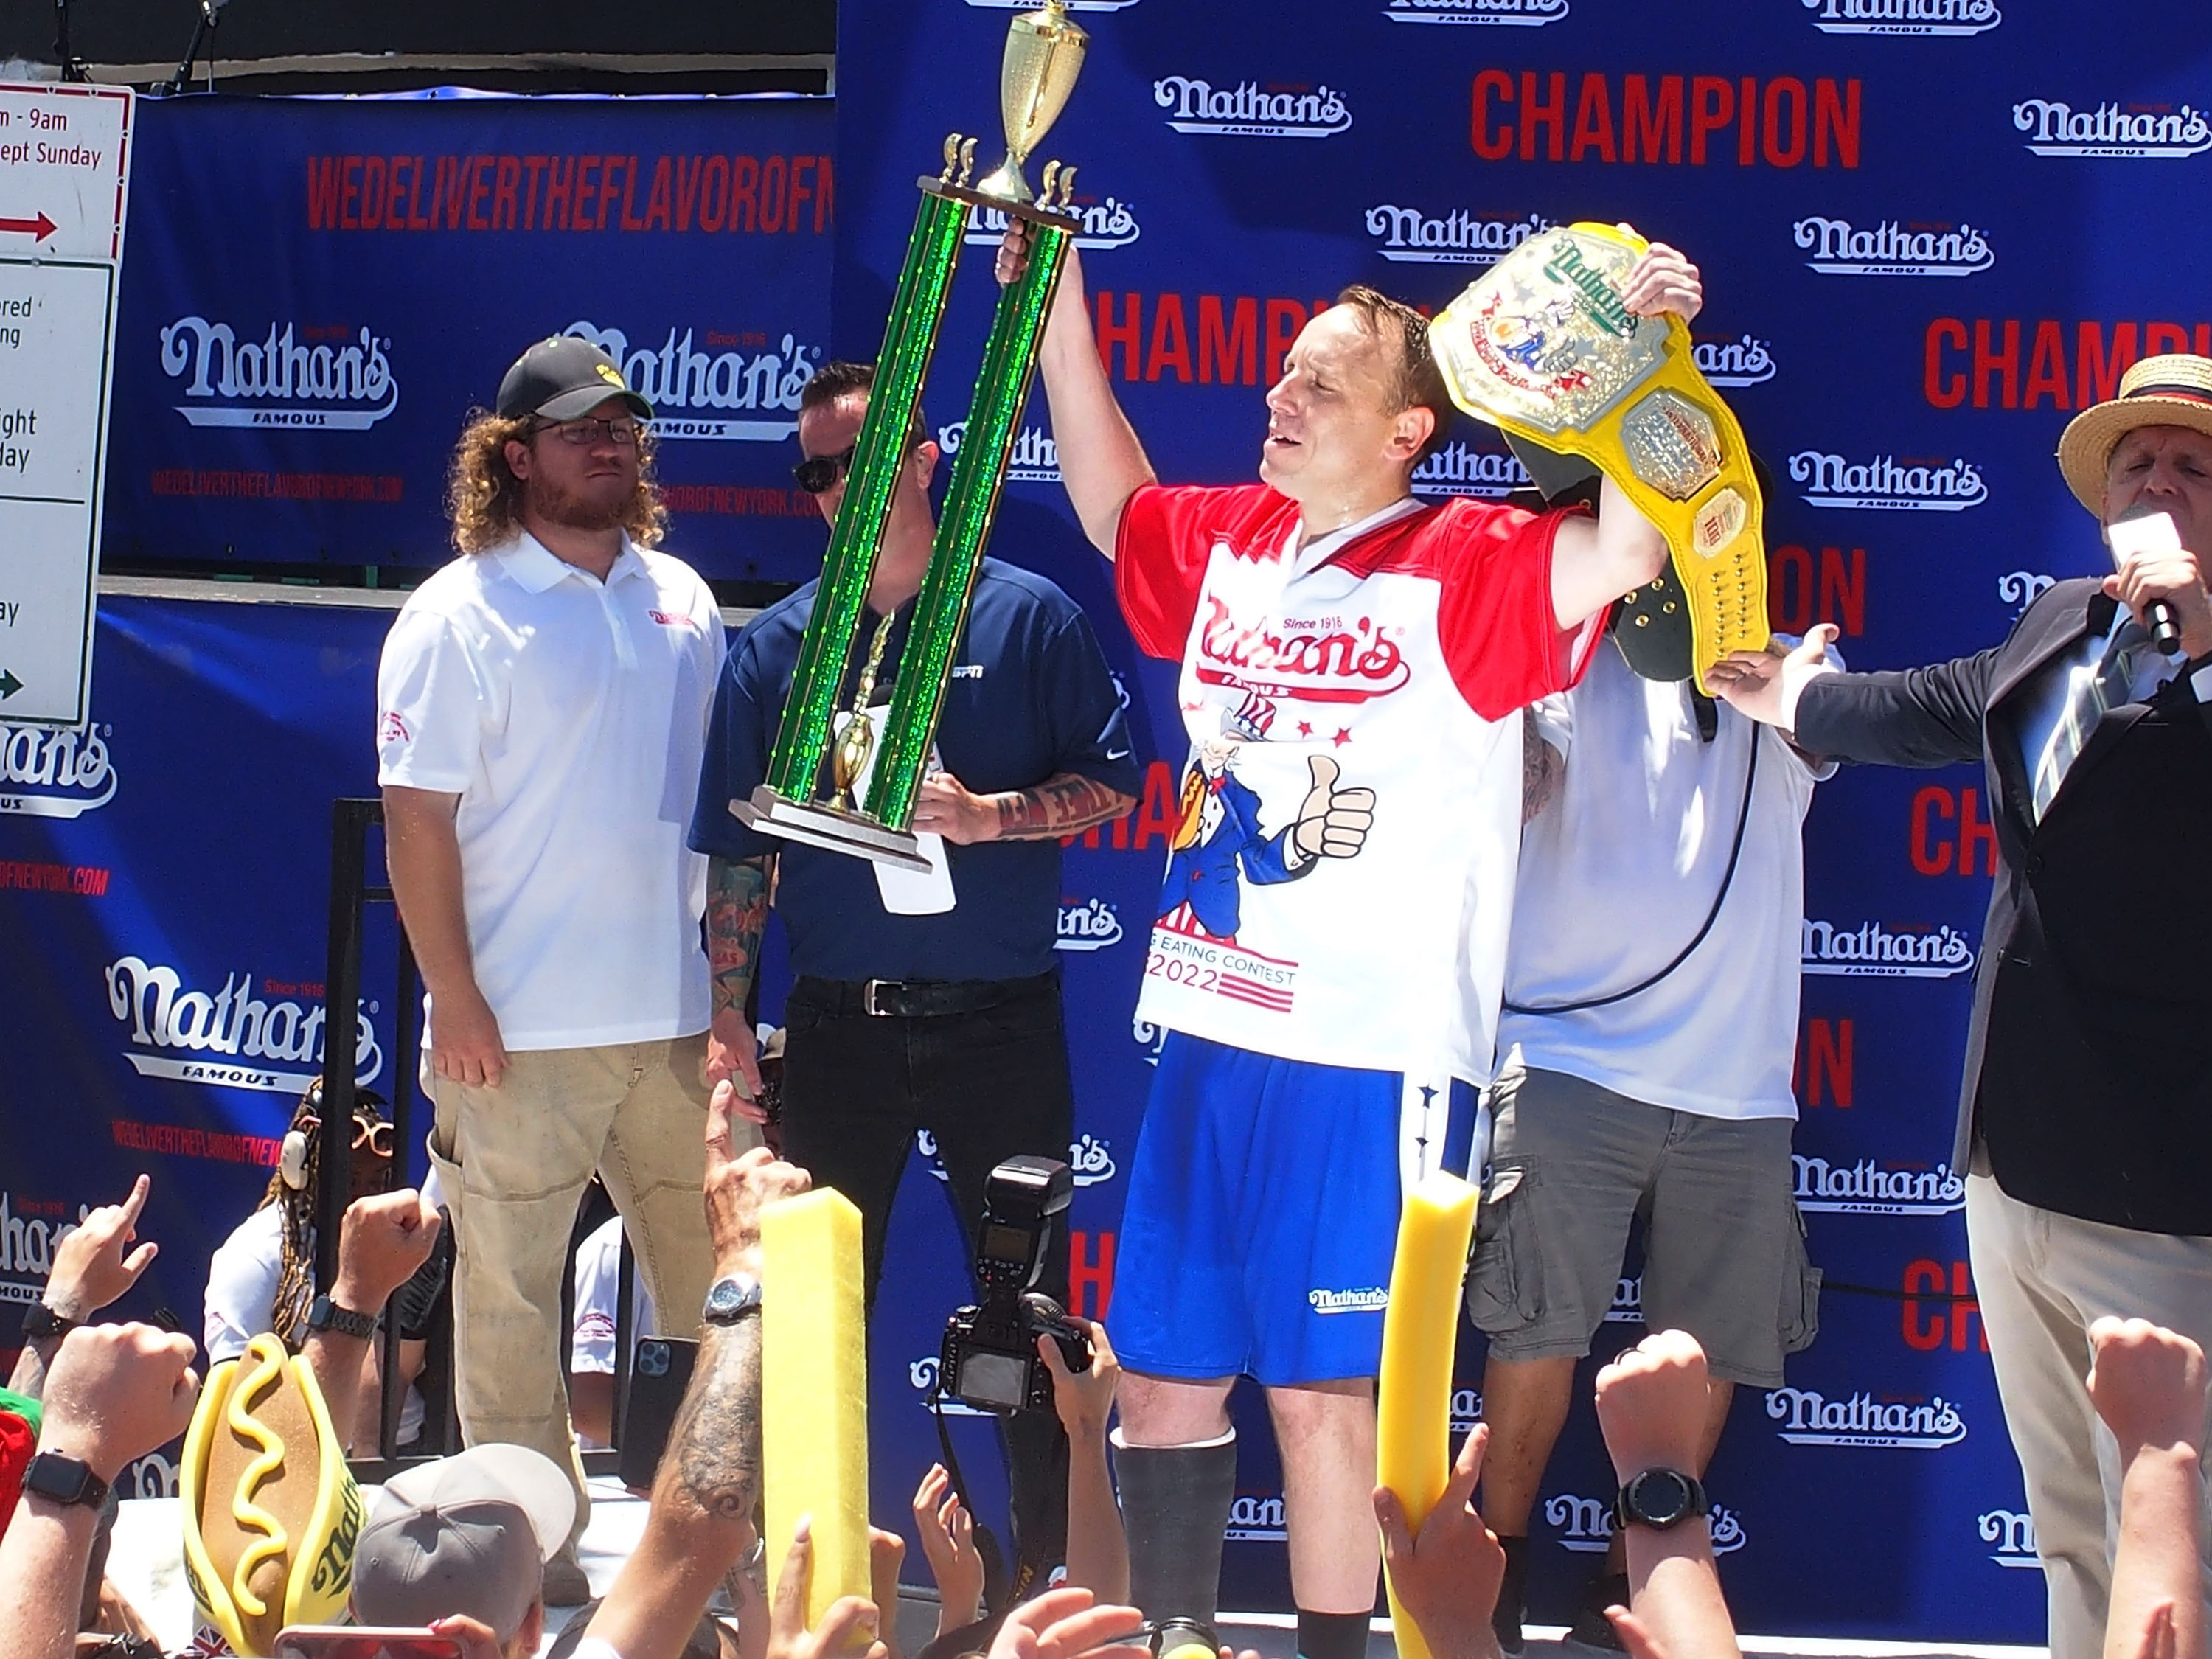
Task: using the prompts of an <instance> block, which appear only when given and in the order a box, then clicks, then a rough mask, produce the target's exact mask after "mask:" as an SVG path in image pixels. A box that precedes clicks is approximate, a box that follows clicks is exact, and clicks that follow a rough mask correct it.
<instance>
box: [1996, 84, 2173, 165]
mask: <svg viewBox="0 0 2212 1659" xmlns="http://www.w3.org/2000/svg"><path fill="white" fill-rule="evenodd" d="M2012 124H2013V126H2014V128H2015V130H2016V131H2021V132H2024V133H2026V134H2027V148H2028V149H2031V150H2033V152H2034V153H2035V154H2036V155H2090V156H2103V157H2106V158H2107V159H2110V160H2115V161H2179V160H2180V159H2181V158H2183V157H2184V156H2189V155H2198V154H2200V153H2202V152H2203V151H2205V150H2208V149H2212V121H2208V120H2207V119H2206V118H2205V112H2204V111H2203V110H2199V109H2195V108H2192V107H2191V106H2189V105H2187V104H2184V105H2182V106H2180V107H2179V109H2176V108H2175V107H2174V106H2172V105H2171V104H2159V105H2154V106H2149V107H2148V108H2146V107H2144V106H2140V105H2138V106H2123V105H2120V104H2100V105H2098V106H2097V107H2096V108H2094V109H2075V107H2074V106H2072V105H2071V104H2068V103H2062V102H2059V101H2058V100H2054V99H2050V98H2030V99H2028V100H2027V101H2026V102H2025V103H2019V104H2015V105H2014V106H2012Z"/></svg>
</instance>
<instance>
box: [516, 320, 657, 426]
mask: <svg viewBox="0 0 2212 1659" xmlns="http://www.w3.org/2000/svg"><path fill="white" fill-rule="evenodd" d="M608 398H621V399H622V400H623V403H624V404H626V405H627V406H628V407H629V412H630V413H631V414H633V415H635V416H637V418H638V419H639V420H641V421H649V420H651V419H652V418H653V405H652V404H649V403H647V402H646V400H645V399H644V398H641V397H640V396H638V394H637V393H636V392H633V391H631V390H630V387H629V381H627V380H623V372H622V369H621V368H619V367H618V366H617V364H616V362H615V360H614V359H613V358H611V357H610V356H607V354H606V353H605V352H604V351H602V350H600V349H599V347H597V346H595V345H593V344H592V343H591V342H590V341H589V340H581V339H578V338H577V337H575V336H574V335H572V334H556V335H555V336H554V337H552V338H550V339H549V340H540V341H539V342H538V343H537V344H536V345H534V346H532V347H531V348H530V349H529V350H527V351H526V352H524V353H523V354H522V356H520V357H517V358H516V359H515V360H514V366H513V368H510V369H508V370H507V374H506V378H504V379H503V380H501V381H500V383H499V404H498V407H497V410H496V412H497V413H498V414H499V415H500V416H501V417H502V418H505V419H508V420H512V419H514V418H515V417H517V416H523V415H535V416H539V417H540V418H541V419H544V420H548V421H573V420H575V419H577V418H578V417H579V416H585V415H588V414H590V413H591V412H592V410H595V409H597V408H598V407H599V405H600V404H603V403H605V402H606V400H607V399H608Z"/></svg>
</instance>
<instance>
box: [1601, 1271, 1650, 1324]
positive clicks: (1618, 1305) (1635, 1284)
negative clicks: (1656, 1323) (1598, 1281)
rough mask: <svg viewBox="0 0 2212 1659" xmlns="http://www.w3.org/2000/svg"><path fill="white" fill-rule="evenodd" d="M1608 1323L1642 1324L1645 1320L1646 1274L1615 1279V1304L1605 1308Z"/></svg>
mask: <svg viewBox="0 0 2212 1659" xmlns="http://www.w3.org/2000/svg"><path fill="white" fill-rule="evenodd" d="M1605 1322H1606V1323H1607V1324H1608V1325H1641V1324H1642V1323H1643V1322H1644V1275H1643V1274H1642V1273H1638V1274H1637V1275H1636V1277H1635V1278H1633V1279H1614V1280H1613V1305H1612V1306H1611V1307H1610V1308H1607V1310H1605Z"/></svg>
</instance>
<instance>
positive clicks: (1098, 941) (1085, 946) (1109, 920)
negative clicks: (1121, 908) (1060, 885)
mask: <svg viewBox="0 0 2212 1659" xmlns="http://www.w3.org/2000/svg"><path fill="white" fill-rule="evenodd" d="M1120 943H1121V915H1119V913H1117V912H1116V911H1115V908H1114V907H1113V906H1112V905H1110V904H1109V903H1107V902H1106V901H1105V900H1104V899H1092V900H1091V901H1090V902H1088V903H1085V904H1063V905H1061V906H1060V937H1059V938H1058V939H1054V941H1053V943H1052V948H1053V949H1054V950H1055V951H1103V950H1104V949H1105V948H1106V947H1107V946H1108V945H1119V944H1120Z"/></svg>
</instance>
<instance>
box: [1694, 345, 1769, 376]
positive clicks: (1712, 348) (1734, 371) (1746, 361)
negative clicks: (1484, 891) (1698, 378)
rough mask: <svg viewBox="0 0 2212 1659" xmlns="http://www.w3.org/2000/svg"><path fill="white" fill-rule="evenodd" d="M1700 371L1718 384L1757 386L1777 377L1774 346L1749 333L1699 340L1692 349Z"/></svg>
mask: <svg viewBox="0 0 2212 1659" xmlns="http://www.w3.org/2000/svg"><path fill="white" fill-rule="evenodd" d="M1690 352H1691V356H1693V357H1695V358H1696V359H1697V363H1698V373H1699V374H1702V375H1704V376H1705V378H1706V379H1707V380H1711V382H1712V383H1713V384H1714V385H1715V386H1757V385H1759V383H1760V382H1761V381H1764V380H1772V379H1773V378H1774V348H1773V347H1772V346H1771V344H1769V343H1767V342H1766V341H1765V340H1759V339H1754V338H1753V337H1752V336H1750V335H1748V334H1746V335H1743V336H1741V337H1738V338H1736V339H1733V340H1700V341H1699V342H1698V343H1696V344H1695V345H1693V346H1692V347H1691V349H1690Z"/></svg>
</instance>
